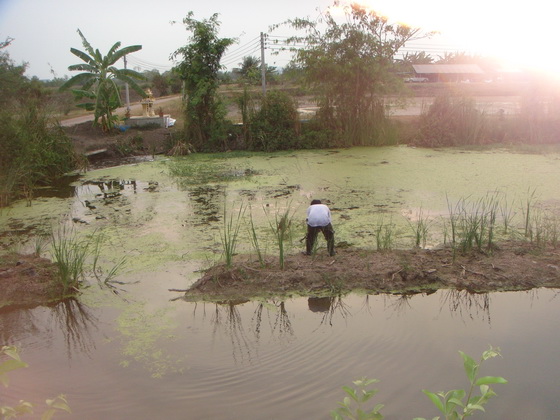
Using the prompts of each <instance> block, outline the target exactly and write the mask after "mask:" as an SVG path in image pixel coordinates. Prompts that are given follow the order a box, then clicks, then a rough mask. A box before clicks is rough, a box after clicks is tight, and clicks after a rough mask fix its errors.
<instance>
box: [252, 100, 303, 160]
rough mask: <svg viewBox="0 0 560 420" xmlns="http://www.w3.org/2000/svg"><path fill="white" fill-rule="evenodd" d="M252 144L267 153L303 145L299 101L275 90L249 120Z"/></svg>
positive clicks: (253, 148) (254, 147) (255, 148)
mask: <svg viewBox="0 0 560 420" xmlns="http://www.w3.org/2000/svg"><path fill="white" fill-rule="evenodd" d="M247 140H248V141H247V143H248V147H249V148H250V149H252V150H263V151H267V152H271V151H275V150H286V149H294V148H298V147H299V119H298V113H297V104H296V102H295V101H294V100H293V98H292V97H291V96H290V95H288V94H287V93H285V92H281V91H271V92H269V93H267V95H266V96H265V97H264V98H263V99H262V104H261V109H260V110H259V111H257V112H255V113H254V114H253V115H252V116H251V118H250V122H249V139H247Z"/></svg>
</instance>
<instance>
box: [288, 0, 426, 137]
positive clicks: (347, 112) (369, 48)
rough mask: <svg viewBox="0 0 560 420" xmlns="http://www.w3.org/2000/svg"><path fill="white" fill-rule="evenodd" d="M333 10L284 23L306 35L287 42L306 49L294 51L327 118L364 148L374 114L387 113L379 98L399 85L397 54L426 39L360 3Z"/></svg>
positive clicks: (298, 64) (332, 8) (342, 132)
mask: <svg viewBox="0 0 560 420" xmlns="http://www.w3.org/2000/svg"><path fill="white" fill-rule="evenodd" d="M334 6H335V7H331V8H329V9H327V11H326V12H324V13H323V14H322V15H321V17H320V18H319V19H318V20H316V21H311V20H309V19H301V18H296V19H292V20H289V21H287V22H285V24H287V25H289V26H291V27H293V28H295V29H297V30H301V31H304V35H302V36H294V37H292V38H290V39H289V40H288V42H290V43H293V45H301V44H303V45H305V47H303V48H300V47H295V48H293V50H292V51H293V52H294V58H293V61H294V64H295V65H296V66H298V67H301V68H302V69H303V70H304V74H305V80H306V81H307V83H308V84H309V85H310V86H311V87H312V88H314V89H315V91H316V92H317V94H318V95H319V98H320V100H321V104H322V107H323V115H326V116H328V119H329V120H331V121H334V125H335V127H333V128H336V129H337V130H339V131H340V132H341V134H343V135H344V136H346V137H347V140H348V142H349V143H350V144H364V142H367V140H368V139H367V137H368V136H371V133H372V132H373V130H372V126H371V124H373V123H374V120H375V119H376V118H372V113H373V112H379V111H380V110H381V111H382V106H380V96H381V95H383V94H384V93H386V92H388V91H390V90H392V89H394V88H395V87H396V86H397V85H399V84H400V78H399V77H398V76H397V75H396V74H395V72H394V71H393V70H394V56H395V54H396V53H397V52H398V51H399V49H401V48H402V47H403V46H404V45H405V44H406V43H407V42H408V41H411V40H413V39H419V38H421V37H422V35H420V31H419V29H415V28H410V27H408V26H405V25H399V24H391V23H389V22H388V20H387V18H385V17H383V16H381V15H379V14H377V13H376V12H374V11H372V10H368V9H366V8H364V7H363V6H360V5H357V4H352V5H350V6H339V5H338V3H337V2H335V4H334ZM340 11H342V12H343V17H342V18H341V17H340V13H339V12H340ZM424 36H427V35H424ZM364 136H365V137H364Z"/></svg>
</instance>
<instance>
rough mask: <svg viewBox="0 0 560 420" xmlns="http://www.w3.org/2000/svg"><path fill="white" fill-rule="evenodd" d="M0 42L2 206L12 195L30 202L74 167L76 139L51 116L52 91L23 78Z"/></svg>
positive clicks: (0, 171) (19, 67) (5, 43)
mask: <svg viewBox="0 0 560 420" xmlns="http://www.w3.org/2000/svg"><path fill="white" fill-rule="evenodd" d="M10 42H11V39H8V40H6V42H0V92H2V95H1V97H0V127H2V130H0V207H3V206H5V205H7V204H9V203H10V201H11V200H12V199H13V198H16V197H22V196H23V197H26V198H27V199H28V200H31V198H32V195H33V190H34V189H35V188H36V186H37V185H44V184H46V183H48V182H49V181H51V180H53V179H56V178H58V177H59V176H61V175H62V174H64V173H66V172H69V171H70V170H72V169H73V168H74V162H75V161H74V150H73V147H72V142H71V141H70V139H69V138H68V137H67V136H66V135H65V133H64V132H63V130H62V129H61V127H60V125H59V124H58V122H57V121H54V120H53V119H52V118H51V114H50V112H49V110H48V107H47V101H46V100H45V98H47V95H46V94H45V90H44V89H43V88H42V86H41V84H40V83H39V81H37V80H29V79H28V78H27V77H25V76H24V73H25V68H26V64H22V65H16V64H15V63H14V62H13V60H12V59H11V58H10V55H9V54H8V52H7V51H4V50H3V49H4V48H6V47H7V46H9V44H10Z"/></svg>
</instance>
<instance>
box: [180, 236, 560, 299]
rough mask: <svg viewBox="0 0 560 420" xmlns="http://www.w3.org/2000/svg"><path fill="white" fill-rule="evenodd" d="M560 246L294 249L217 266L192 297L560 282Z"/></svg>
mask: <svg viewBox="0 0 560 420" xmlns="http://www.w3.org/2000/svg"><path fill="white" fill-rule="evenodd" d="M559 257H560V250H557V249H553V248H550V249H537V248H535V247H534V246H533V245H531V244H529V243H526V242H504V243H502V244H500V245H499V247H497V248H496V249H495V250H494V251H493V252H492V253H481V252H475V251H473V252H470V253H468V254H467V255H456V256H455V257H454V256H453V251H452V250H451V249H449V248H444V249H435V250H425V249H413V250H394V251H389V252H377V251H372V250H363V249H355V248H347V249H338V250H337V254H336V256H334V257H329V256H328V255H327V254H326V252H324V253H321V252H319V253H318V254H317V255H316V256H306V255H303V254H294V255H289V256H287V258H286V260H285V267H284V269H283V270H281V269H280V268H279V263H278V261H277V260H273V259H268V260H267V261H266V264H265V265H264V266H262V265H261V264H260V263H259V262H258V261H257V260H256V259H255V258H254V257H253V258H251V257H249V256H238V257H236V259H235V260H234V264H233V266H232V267H229V268H228V267H226V266H225V265H223V264H221V265H217V266H214V267H212V268H210V269H209V270H208V271H207V272H206V273H205V274H204V276H203V277H202V278H201V279H200V280H198V281H197V282H196V283H195V284H194V285H193V286H192V287H191V288H190V289H189V290H188V291H186V299H188V300H209V301H222V300H239V299H254V298H267V297H282V296H283V297H285V296H293V295H303V296H325V295H333V294H345V293H348V292H351V291H361V292H365V293H369V294H378V293H394V294H407V293H430V292H434V291H436V290H437V289H441V288H448V289H457V290H468V291H471V292H473V293H483V292H490V291H505V290H528V289H532V288H539V287H551V288H557V287H560V258H559Z"/></svg>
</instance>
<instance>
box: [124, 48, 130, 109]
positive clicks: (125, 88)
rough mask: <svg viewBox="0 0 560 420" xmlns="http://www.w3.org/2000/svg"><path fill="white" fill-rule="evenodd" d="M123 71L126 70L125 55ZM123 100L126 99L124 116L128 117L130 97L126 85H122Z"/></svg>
mask: <svg viewBox="0 0 560 420" xmlns="http://www.w3.org/2000/svg"><path fill="white" fill-rule="evenodd" d="M123 60H124V69H125V70H126V54H125V55H124V56H123ZM124 91H125V99H126V115H127V116H128V117H130V95H129V93H128V83H125V84H124Z"/></svg>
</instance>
